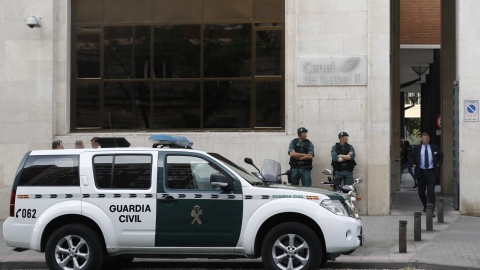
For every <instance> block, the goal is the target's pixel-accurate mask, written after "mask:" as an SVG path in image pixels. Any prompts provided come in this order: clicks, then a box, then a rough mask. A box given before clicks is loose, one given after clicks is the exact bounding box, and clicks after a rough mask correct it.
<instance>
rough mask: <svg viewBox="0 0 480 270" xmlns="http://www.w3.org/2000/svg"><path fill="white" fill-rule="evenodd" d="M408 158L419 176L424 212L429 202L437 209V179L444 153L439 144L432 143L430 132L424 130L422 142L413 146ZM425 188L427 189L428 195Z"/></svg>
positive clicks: (419, 191) (419, 188) (420, 195)
mask: <svg viewBox="0 0 480 270" xmlns="http://www.w3.org/2000/svg"><path fill="white" fill-rule="evenodd" d="M408 159H409V160H410V164H413V167H414V169H415V176H417V180H418V196H419V197H420V200H421V201H422V203H423V212H425V209H426V206H427V203H431V204H433V209H435V202H436V201H435V180H436V178H437V177H439V175H440V165H441V164H442V162H443V153H442V152H440V148H439V147H438V145H435V144H430V135H429V134H428V132H422V144H420V145H417V146H415V147H414V148H413V150H412V151H411V152H410V154H409V156H408ZM425 190H426V191H427V195H426V196H425ZM433 217H435V215H433Z"/></svg>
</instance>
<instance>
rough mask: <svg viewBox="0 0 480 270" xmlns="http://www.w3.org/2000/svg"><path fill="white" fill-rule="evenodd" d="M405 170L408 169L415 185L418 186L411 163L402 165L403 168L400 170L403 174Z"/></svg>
mask: <svg viewBox="0 0 480 270" xmlns="http://www.w3.org/2000/svg"><path fill="white" fill-rule="evenodd" d="M405 169H408V172H409V173H410V175H411V176H412V178H413V181H415V185H418V181H417V178H415V172H414V171H413V167H412V166H411V165H410V163H408V162H405V163H403V164H402V167H401V168H400V170H401V171H402V172H403V171H404V170H405Z"/></svg>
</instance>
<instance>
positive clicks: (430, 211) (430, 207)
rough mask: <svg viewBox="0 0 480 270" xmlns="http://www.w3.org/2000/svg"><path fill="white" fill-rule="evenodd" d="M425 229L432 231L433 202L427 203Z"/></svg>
mask: <svg viewBox="0 0 480 270" xmlns="http://www.w3.org/2000/svg"><path fill="white" fill-rule="evenodd" d="M426 223H427V231H433V204H431V203H427V222H426Z"/></svg>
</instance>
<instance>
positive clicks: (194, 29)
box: [153, 25, 200, 78]
mask: <svg viewBox="0 0 480 270" xmlns="http://www.w3.org/2000/svg"><path fill="white" fill-rule="evenodd" d="M153 36H154V60H153V64H154V69H153V70H154V76H155V78H199V77H200V25H158V26H154V33H153Z"/></svg>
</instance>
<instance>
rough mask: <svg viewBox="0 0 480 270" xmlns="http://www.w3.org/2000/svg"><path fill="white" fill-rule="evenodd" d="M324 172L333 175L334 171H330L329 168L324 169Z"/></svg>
mask: <svg viewBox="0 0 480 270" xmlns="http://www.w3.org/2000/svg"><path fill="white" fill-rule="evenodd" d="M322 173H323V174H325V175H332V171H330V170H329V169H323V171H322Z"/></svg>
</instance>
